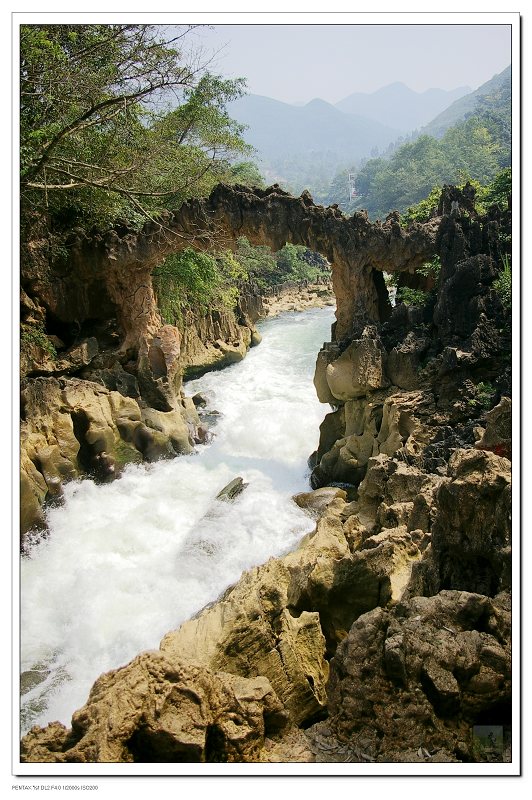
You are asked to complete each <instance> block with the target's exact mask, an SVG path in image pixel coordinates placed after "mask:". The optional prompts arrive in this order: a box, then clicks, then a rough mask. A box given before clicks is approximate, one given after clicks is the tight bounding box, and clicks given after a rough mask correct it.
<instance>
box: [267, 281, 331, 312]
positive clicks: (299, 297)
mask: <svg viewBox="0 0 532 800" xmlns="http://www.w3.org/2000/svg"><path fill="white" fill-rule="evenodd" d="M262 302H263V305H264V310H265V312H266V316H268V317H275V316H277V314H283V313H284V312H286V311H307V310H308V309H310V308H325V306H334V305H335V304H336V299H335V296H334V291H333V287H332V282H331V281H326V280H324V281H322V282H321V283H307V284H306V285H304V286H303V285H302V286H298V287H295V288H291V287H290V286H287V287H286V289H285V290H284V291H282V292H280V293H279V294H275V295H270V296H265V297H263V300H262Z"/></svg>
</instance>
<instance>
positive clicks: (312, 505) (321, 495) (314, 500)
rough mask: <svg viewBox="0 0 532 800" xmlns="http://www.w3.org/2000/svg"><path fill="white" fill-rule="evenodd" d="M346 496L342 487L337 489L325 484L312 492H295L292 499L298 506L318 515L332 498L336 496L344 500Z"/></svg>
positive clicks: (313, 514)
mask: <svg viewBox="0 0 532 800" xmlns="http://www.w3.org/2000/svg"><path fill="white" fill-rule="evenodd" d="M346 496H347V495H346V493H345V492H344V490H343V489H337V488H336V487H335V486H326V487H324V488H323V489H316V490H315V491H313V492H301V493H300V494H295V495H294V496H293V498H292V499H293V501H294V502H295V503H296V504H297V505H298V506H299V507H300V508H304V509H305V511H308V512H309V513H310V514H311V515H312V516H315V517H319V516H320V514H322V513H323V512H324V511H325V509H326V508H327V506H328V505H330V503H332V501H333V500H335V499H336V498H337V497H339V498H340V499H342V500H345V499H346Z"/></svg>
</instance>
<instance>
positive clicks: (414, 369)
mask: <svg viewBox="0 0 532 800" xmlns="http://www.w3.org/2000/svg"><path fill="white" fill-rule="evenodd" d="M428 346H429V339H428V338H427V337H420V336H416V335H415V334H414V333H413V332H412V331H410V332H409V333H408V334H407V336H406V337H405V339H404V340H403V341H402V342H401V344H399V345H398V346H397V347H393V348H392V349H391V350H390V352H389V353H388V357H387V359H386V374H387V376H388V378H389V379H390V381H391V383H392V384H393V385H394V386H398V387H399V388H400V389H407V390H411V389H417V388H418V387H419V383H420V376H419V367H420V363H421V359H422V358H423V355H424V354H425V352H426V350H427V348H428Z"/></svg>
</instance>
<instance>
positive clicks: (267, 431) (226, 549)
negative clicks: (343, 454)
mask: <svg viewBox="0 0 532 800" xmlns="http://www.w3.org/2000/svg"><path fill="white" fill-rule="evenodd" d="M332 321H333V309H332V308H325V309H316V310H312V311H307V312H304V313H289V314H284V315H282V316H281V317H277V318H275V319H271V320H267V321H265V322H263V323H262V324H261V326H260V328H261V332H262V335H263V341H262V343H261V344H260V345H259V346H258V347H256V348H254V349H253V350H251V352H250V353H249V354H248V356H247V357H246V359H245V360H244V361H243V362H241V363H240V364H235V365H234V366H232V367H229V368H228V369H226V370H223V371H222V372H212V373H209V374H207V375H205V376H204V377H202V378H200V379H198V380H195V381H191V382H189V383H188V384H187V385H186V392H187V394H188V395H193V394H195V393H196V392H199V391H201V392H203V393H207V394H208V395H209V397H210V398H211V401H210V406H211V407H212V408H213V409H215V410H217V411H219V412H220V414H221V416H220V419H219V422H218V424H217V425H216V427H215V428H214V429H213V430H214V432H215V434H216V435H215V437H214V439H213V441H212V442H211V443H210V444H208V445H204V446H200V447H199V448H198V452H197V453H196V454H194V455H191V456H182V457H180V458H176V459H173V460H171V461H160V462H158V463H156V464H152V465H139V466H129V467H127V468H126V470H125V471H124V473H123V474H122V476H121V477H120V478H119V479H117V480H116V481H114V482H113V483H110V484H106V485H96V484H95V483H94V482H93V481H91V480H83V481H75V482H72V483H70V484H67V485H66V486H65V502H64V504H63V505H62V506H60V507H57V508H52V509H50V510H49V511H48V523H49V528H50V535H49V537H48V538H46V539H42V540H41V541H40V542H39V543H37V544H35V545H34V546H33V548H32V549H31V551H30V554H29V556H28V557H25V558H23V560H22V565H21V634H20V635H21V670H22V671H23V672H25V673H26V674H25V675H23V678H22V691H23V697H22V712H21V726H22V729H23V731H24V732H25V731H27V730H28V729H29V728H30V727H31V726H32V725H35V724H38V725H46V724H47V723H48V722H51V721H54V720H59V721H61V722H63V723H64V724H65V725H67V726H69V725H70V719H71V716H72V712H73V711H74V710H76V709H77V708H79V707H80V706H82V705H83V704H84V703H85V701H86V699H87V696H88V693H89V689H90V687H91V685H92V683H93V682H94V680H95V679H96V678H97V677H98V676H99V675H100V674H101V673H102V672H104V671H106V670H109V669H113V668H116V667H119V666H121V665H123V664H125V663H127V662H128V661H129V660H131V658H133V657H134V656H135V655H137V654H138V653H139V652H141V651H142V650H146V649H152V648H157V647H158V645H159V641H160V639H161V638H162V636H163V635H164V634H165V633H166V632H167V631H169V630H172V629H174V628H176V627H178V626H179V625H180V624H181V623H182V622H184V621H185V620H186V619H188V618H189V617H190V616H191V615H193V614H194V613H195V612H197V611H199V610H200V609H201V608H202V607H203V606H204V605H205V604H207V603H209V602H211V601H213V600H215V599H216V598H217V597H218V596H219V595H220V594H221V593H222V592H223V591H224V590H225V589H226V588H227V586H229V585H231V584H232V583H234V582H235V581H237V580H238V578H239V576H240V575H241V573H242V571H243V570H246V569H249V568H250V567H252V566H254V565H257V564H261V563H263V562H264V561H266V560H267V559H268V558H269V557H270V556H277V555H280V554H282V553H285V552H287V551H289V550H290V549H292V548H293V547H294V545H295V544H296V543H297V542H298V540H299V539H300V538H301V537H302V536H303V535H304V534H305V533H307V532H309V531H310V530H311V529H312V527H313V523H312V520H310V518H309V517H308V516H306V515H305V514H304V513H303V512H302V511H301V510H300V509H299V508H298V507H297V506H296V505H295V503H294V502H293V501H292V500H291V495H293V494H294V493H295V492H299V491H306V490H307V489H308V488H309V484H308V468H307V465H306V460H307V458H308V456H309V455H310V453H311V452H312V451H313V450H314V449H315V448H316V446H317V442H318V427H319V424H320V422H321V421H322V419H323V417H324V414H325V413H326V410H327V409H326V408H325V407H324V406H323V405H320V403H319V402H318V400H317V398H316V393H315V390H314V386H313V383H312V376H313V371H314V365H315V361H316V354H317V352H318V350H319V347H320V346H321V344H322V342H323V341H326V340H328V339H329V338H330V325H331V323H332ZM236 476H242V478H243V479H244V481H246V482H247V483H248V484H249V485H248V487H247V488H246V489H245V491H244V492H243V493H242V494H241V495H239V496H238V497H237V498H236V500H235V501H234V502H233V503H222V502H220V501H218V500H216V499H215V498H216V495H217V494H218V492H219V491H220V490H221V489H222V488H223V487H224V486H225V485H226V484H227V483H228V482H229V481H230V480H232V478H234V477H236Z"/></svg>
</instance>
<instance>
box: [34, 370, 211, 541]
mask: <svg viewBox="0 0 532 800" xmlns="http://www.w3.org/2000/svg"><path fill="white" fill-rule="evenodd" d="M177 403H178V405H177V410H174V411H170V412H166V413H165V412H160V411H156V410H154V409H143V410H142V411H141V408H140V407H139V404H138V403H137V402H136V400H134V399H133V398H130V397H125V396H124V395H122V394H120V393H119V392H115V391H109V390H108V389H106V388H105V387H104V386H102V385H101V384H99V383H95V382H93V381H88V380H80V379H78V378H61V379H59V380H58V379H57V378H51V377H50V378H36V379H34V380H31V381H27V382H26V383H25V385H24V387H23V389H22V408H23V413H24V416H25V421H23V422H22V425H21V532H22V533H23V534H24V533H25V532H26V531H27V530H29V528H30V527H31V526H32V525H34V524H37V525H39V524H41V523H42V512H41V507H42V504H43V503H44V501H45V500H46V499H49V498H50V497H53V496H55V495H57V494H58V493H60V490H61V484H62V483H63V482H64V481H65V480H69V479H71V478H74V477H77V476H78V475H80V474H83V473H86V472H88V473H89V474H92V475H94V476H95V477H97V478H99V479H106V478H109V477H112V476H113V475H115V474H116V472H117V471H118V470H119V469H120V467H121V466H123V465H124V464H126V463H128V462H130V461H134V462H137V461H140V460H142V458H145V459H146V460H148V461H155V460H157V459H159V458H167V457H171V456H175V455H176V454H178V453H189V452H191V450H192V439H193V436H194V432H195V426H196V425H197V424H198V423H199V417H198V415H197V413H196V411H195V408H194V405H193V403H192V402H190V403H189V404H187V403H186V402H185V401H183V400H182V398H181V397H179V399H178V401H177Z"/></svg>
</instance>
